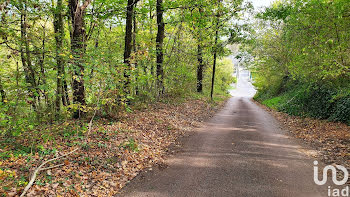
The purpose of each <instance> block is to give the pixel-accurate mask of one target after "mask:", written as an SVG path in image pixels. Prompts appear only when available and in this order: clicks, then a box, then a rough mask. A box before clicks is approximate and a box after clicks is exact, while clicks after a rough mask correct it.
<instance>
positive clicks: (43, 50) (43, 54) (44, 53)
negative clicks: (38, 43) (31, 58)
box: [38, 26, 49, 105]
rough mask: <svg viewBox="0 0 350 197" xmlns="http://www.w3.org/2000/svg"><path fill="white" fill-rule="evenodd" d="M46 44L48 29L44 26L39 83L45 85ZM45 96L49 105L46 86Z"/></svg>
mask: <svg viewBox="0 0 350 197" xmlns="http://www.w3.org/2000/svg"><path fill="white" fill-rule="evenodd" d="M45 46H46V29H45V27H44V26H43V39H42V47H41V54H40V56H39V58H38V59H39V65H40V78H41V79H40V80H38V83H40V85H45V84H46V71H45V67H44V62H45V57H46V52H45ZM42 94H43V96H44V98H45V104H46V105H48V104H49V98H48V95H47V90H46V88H44V90H43V92H42Z"/></svg>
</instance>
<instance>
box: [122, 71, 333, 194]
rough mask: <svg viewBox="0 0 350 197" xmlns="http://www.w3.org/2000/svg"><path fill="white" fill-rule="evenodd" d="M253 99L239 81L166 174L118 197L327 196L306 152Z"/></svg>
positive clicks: (156, 173)
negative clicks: (225, 100) (318, 182)
mask: <svg viewBox="0 0 350 197" xmlns="http://www.w3.org/2000/svg"><path fill="white" fill-rule="evenodd" d="M241 75H244V72H243V73H242V74H241ZM254 93H255V90H254V88H253V86H252V85H251V84H250V83H249V82H248V80H247V77H241V78H240V80H239V82H238V86H237V89H235V90H233V91H232V95H233V97H232V98H231V99H230V100H229V101H228V102H227V105H226V106H225V107H224V108H223V109H222V110H221V111H220V112H218V113H217V114H216V115H215V116H214V117H213V118H212V119H211V120H210V121H208V123H207V124H206V126H204V127H203V128H201V129H198V131H196V133H195V134H194V135H192V136H190V137H188V138H187V139H186V140H185V143H184V145H183V149H182V151H181V152H180V153H178V154H175V155H174V156H172V157H170V158H169V159H168V160H167V164H168V167H167V168H165V169H163V170H153V171H152V172H151V173H143V174H142V175H141V176H139V177H138V178H136V179H135V180H134V181H132V182H131V183H130V184H129V185H128V186H127V187H126V188H125V189H124V190H123V193H122V195H121V196H164V197H166V196H181V197H185V196H200V197H205V196H208V197H209V196H210V197H213V196H238V197H275V196H276V197H289V196H290V197H316V196H327V186H325V187H321V186H317V185H316V184H315V183H314V182H313V160H312V158H309V157H308V156H307V155H305V154H304V153H303V152H304V151H301V150H304V149H305V147H303V146H302V145H300V143H299V142H298V141H296V140H294V139H293V138H291V137H288V135H287V132H286V131H284V130H283V129H281V127H280V125H279V123H278V122H277V121H276V120H275V119H274V118H273V117H272V116H271V115H270V114H269V113H268V112H266V111H264V110H263V109H261V108H260V107H259V106H257V105H256V104H255V103H254V102H252V101H251V99H250V98H251V97H252V95H254Z"/></svg>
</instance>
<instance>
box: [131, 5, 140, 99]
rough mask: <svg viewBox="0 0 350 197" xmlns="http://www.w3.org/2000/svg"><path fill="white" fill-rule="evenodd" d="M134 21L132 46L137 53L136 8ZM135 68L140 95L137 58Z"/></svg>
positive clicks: (137, 90)
mask: <svg viewBox="0 0 350 197" xmlns="http://www.w3.org/2000/svg"><path fill="white" fill-rule="evenodd" d="M136 3H137V2H135V5H134V6H135V8H136V6H137V4H136ZM133 22H134V28H133V30H134V31H133V34H132V35H133V36H132V48H133V51H134V54H135V55H136V52H137V43H136V35H137V20H136V11H135V9H134V14H133ZM135 70H136V74H135V81H136V87H135V94H136V95H138V94H139V87H138V85H137V81H138V74H139V73H138V63H137V60H136V59H135Z"/></svg>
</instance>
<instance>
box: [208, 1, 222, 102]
mask: <svg viewBox="0 0 350 197" xmlns="http://www.w3.org/2000/svg"><path fill="white" fill-rule="evenodd" d="M219 2H220V0H219ZM219 22H220V14H219V13H218V14H217V15H216V26H215V43H214V63H213V76H212V79H211V91H210V98H211V100H213V94H214V83H215V70H216V59H217V52H218V49H217V48H218V39H219Z"/></svg>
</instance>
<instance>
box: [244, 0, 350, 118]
mask: <svg viewBox="0 0 350 197" xmlns="http://www.w3.org/2000/svg"><path fill="white" fill-rule="evenodd" d="M349 17H350V2H349V1H347V0H337V1H319V0H310V1H302V0H295V1H276V2H275V3H274V4H273V5H272V6H271V7H269V8H266V9H265V10H264V12H261V13H259V14H257V23H256V24H254V25H255V26H254V27H255V28H254V30H255V32H252V39H251V40H249V42H247V43H245V44H244V47H243V48H244V49H246V53H243V54H242V57H246V58H245V61H246V62H245V64H246V65H248V66H249V67H250V68H251V69H252V71H253V72H255V86H256V87H257V88H258V90H259V91H258V94H257V95H256V96H255V98H256V99H257V100H258V101H260V102H262V103H263V104H265V105H267V106H269V107H272V108H275V109H277V110H279V111H283V112H286V113H288V114H291V115H297V116H304V117H305V116H306V117H313V118H319V119H328V120H330V121H336V122H338V121H339V122H344V123H347V124H350V56H349V54H350V42H349V41H350V33H349V28H350V20H349V19H350V18H349Z"/></svg>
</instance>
